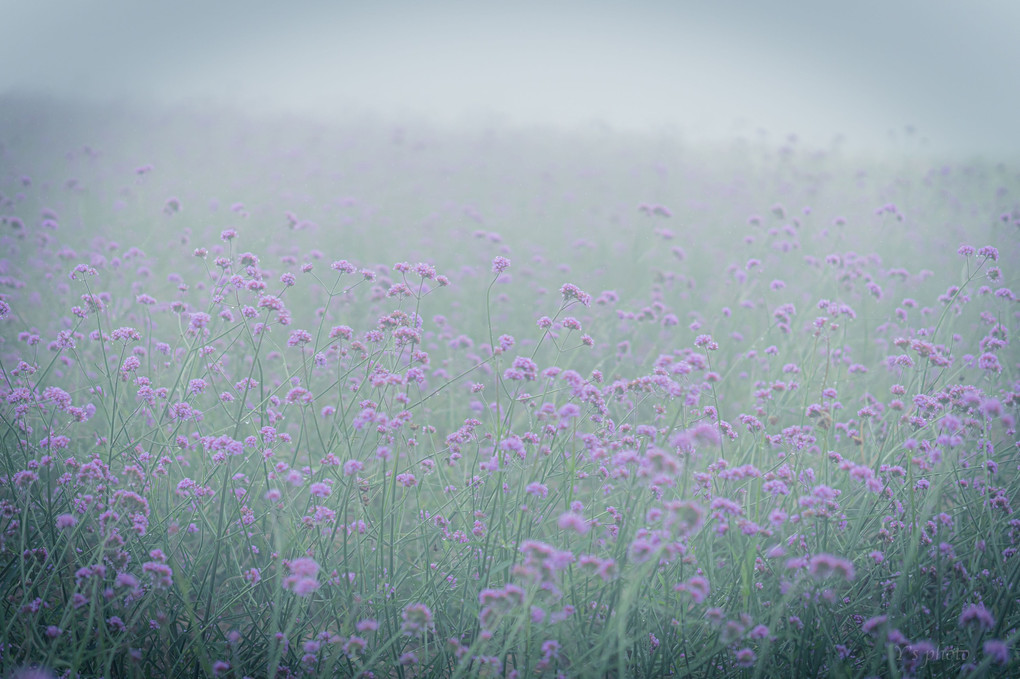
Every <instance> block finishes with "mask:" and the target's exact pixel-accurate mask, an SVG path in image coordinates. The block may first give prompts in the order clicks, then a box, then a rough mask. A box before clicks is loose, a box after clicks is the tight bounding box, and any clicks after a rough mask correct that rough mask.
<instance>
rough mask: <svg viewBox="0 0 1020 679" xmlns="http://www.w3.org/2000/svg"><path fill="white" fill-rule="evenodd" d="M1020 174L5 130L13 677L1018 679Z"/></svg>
mask: <svg viewBox="0 0 1020 679" xmlns="http://www.w3.org/2000/svg"><path fill="white" fill-rule="evenodd" d="M1018 227H1020V167H1018V166H1017V165H1016V164H1012V165H1011V164H1008V163H993V162H986V161H981V160H975V159H942V158H931V157H927V156H925V154H924V153H923V152H922V149H920V148H919V147H915V146H911V143H910V142H909V141H907V142H904V143H901V144H899V145H895V146H891V147H890V150H889V152H888V153H887V154H884V155H882V156H854V155H853V154H851V153H849V152H845V151H842V150H840V149H839V148H828V149H823V150H819V149H812V148H809V147H807V146H806V145H804V144H803V143H801V142H799V141H798V140H796V139H793V138H789V139H787V138H778V139H772V138H770V137H765V136H756V135H751V136H749V137H748V138H746V139H743V140H734V141H733V142H729V143H725V144H723V143H717V144H694V143H692V142H686V141H684V140H683V138H682V137H679V136H675V135H669V134H666V133H663V134H662V135H658V136H656V135H650V136H646V137H638V136H634V135H627V134H624V133H614V132H611V131H608V130H599V129H590V130H587V131H584V132H576V133H565V132H554V131H551V130H544V129H538V128H536V129H523V128H516V129H514V128H500V127H497V126H486V125H483V124H479V125H476V126H475V127H470V126H468V127H465V128H464V129H461V130H453V129H448V128H438V127H430V126H429V125H427V124H425V123H421V124H418V125H414V124H407V125H405V126H398V125H395V124H391V123H387V122H384V121H378V120H369V119H352V120H348V121H345V122H344V123H342V124H341V123H337V124H335V125H327V124H323V123H312V122H310V121H302V120H300V119H296V118H292V119H285V118H279V119H255V118H251V117H245V116H242V115H239V114H236V113H230V112H224V111H218V112H205V113H202V112H196V111H194V110H188V109H165V110H159V111H152V110H148V111H145V110H122V109H116V108H109V109H102V108H96V107H91V108H90V107H73V106H71V105H68V104H60V103H57V102H45V101H42V102H41V101H33V100H17V99H13V98H8V99H5V100H4V101H2V102H0V238H2V241H3V246H2V250H0V341H2V344H0V372H2V375H0V451H2V458H0V595H2V596H0V676H4V677H9V676H29V675H30V674H31V675H33V676H44V677H82V678H90V677H154V676H165V677H199V676H215V677H224V678H226V677H236V678H238V679H240V678H241V677H274V678H275V677H305V676H338V677H379V678H382V677H400V678H401V679H404V678H410V677H474V676H491V677H520V678H522V679H523V678H528V677H617V678H622V677H667V676H676V677H686V676H690V677H744V678H751V677H754V678H757V677H774V676H792V677H830V676H831V677H873V676H874V677H877V676H882V677H887V676H888V677H944V676H965V677H971V676H973V677H977V676H1016V675H1017V674H1018V673H1020V660H1018V657H1017V649H1016V647H1017V644H1018V641H1020V607H1018V597H1020V591H1018V583H1020V557H1018V556H1017V549H1018V543H1020V520H1018V519H1017V518H1015V515H1014V510H1013V507H1012V505H1013V504H1014V503H1016V502H1017V501H1018V492H1020V478H1018V472H1020V455H1018V448H1017V424H1016V422H1017V415H1018V407H1020V381H1018V378H1020V373H1018V354H1017V352H1016V350H1015V345H1013V344H1012V340H1013V338H1014V336H1015V335H1016V333H1017V329H1018V314H1020V308H1018V306H1017V300H1016V295H1015V293H1014V292H1013V291H1012V289H1013V288H1015V287H1016V286H1017V281H1018V278H1017V272H1016V271H1015V268H1014V264H1015V263H1016V262H1018V261H1020V239H1018Z"/></svg>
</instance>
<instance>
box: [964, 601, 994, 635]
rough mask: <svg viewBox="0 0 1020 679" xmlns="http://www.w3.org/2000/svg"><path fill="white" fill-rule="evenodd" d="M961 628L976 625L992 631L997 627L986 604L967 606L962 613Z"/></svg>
mask: <svg viewBox="0 0 1020 679" xmlns="http://www.w3.org/2000/svg"><path fill="white" fill-rule="evenodd" d="M959 622H960V626H961V627H963V626H964V625H968V624H971V623H973V624H975V625H977V626H979V627H984V628H985V629H989V630H990V629H992V628H993V627H995V618H994V617H993V616H992V613H991V611H989V610H988V609H987V608H985V605H984V604H980V603H979V604H970V605H969V606H965V607H964V609H963V612H961V613H960V621H959Z"/></svg>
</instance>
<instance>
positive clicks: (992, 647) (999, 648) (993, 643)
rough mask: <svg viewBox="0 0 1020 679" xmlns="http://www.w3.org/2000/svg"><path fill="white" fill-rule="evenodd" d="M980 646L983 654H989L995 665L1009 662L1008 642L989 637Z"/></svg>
mask: <svg viewBox="0 0 1020 679" xmlns="http://www.w3.org/2000/svg"><path fill="white" fill-rule="evenodd" d="M982 648H983V650H984V652H985V655H987V656H990V657H991V658H992V662H993V663H995V664H996V665H1008V664H1009V644H1007V643H1006V642H1005V641H999V640H998V639H989V640H988V641H986V642H985V643H984V646H983V647H982Z"/></svg>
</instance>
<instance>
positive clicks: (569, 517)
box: [556, 512, 590, 535]
mask: <svg viewBox="0 0 1020 679" xmlns="http://www.w3.org/2000/svg"><path fill="white" fill-rule="evenodd" d="M556 525H558V526H559V527H560V528H562V529H563V530H573V531H576V532H578V533H580V534H581V535H584V534H585V533H587V532H588V530H589V528H590V526H589V525H588V521H587V520H586V519H585V518H584V517H583V516H581V515H580V514H578V513H576V512H563V513H562V514H560V517H559V519H557V521H556Z"/></svg>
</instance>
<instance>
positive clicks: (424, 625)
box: [400, 603, 432, 637]
mask: <svg viewBox="0 0 1020 679" xmlns="http://www.w3.org/2000/svg"><path fill="white" fill-rule="evenodd" d="M400 617H401V618H402V619H403V622H402V623H401V625H400V631H401V633H402V634H405V635H407V636H409V637H413V636H418V635H419V634H425V633H426V632H428V631H430V630H432V611H431V610H429V607H428V606H426V605H425V604H422V603H417V604H408V605H407V606H405V607H404V610H403V611H402V612H401V614H400Z"/></svg>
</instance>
